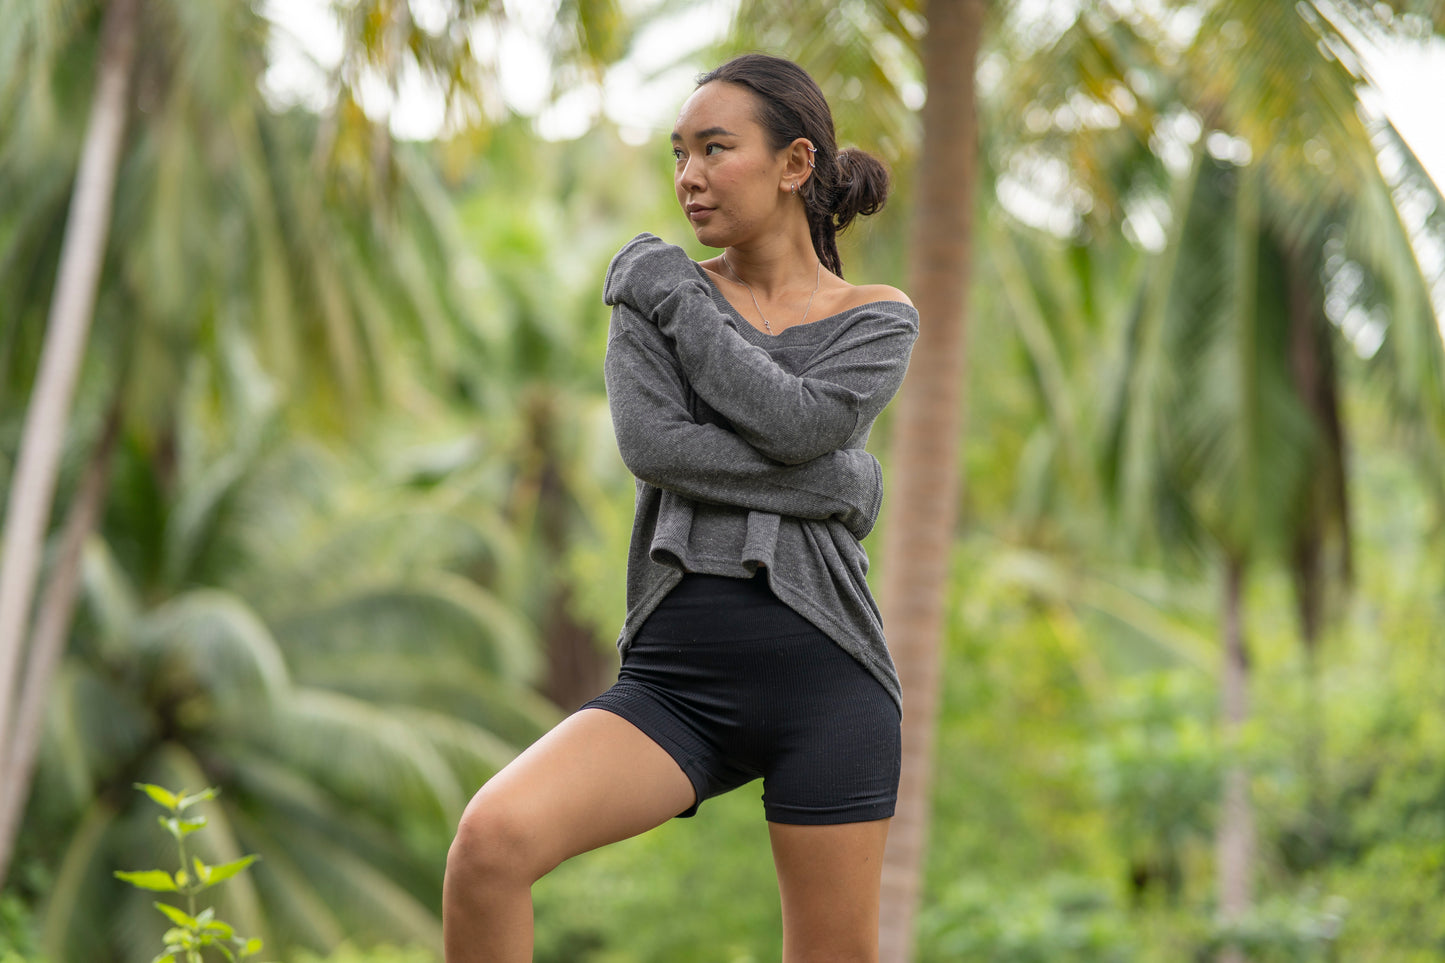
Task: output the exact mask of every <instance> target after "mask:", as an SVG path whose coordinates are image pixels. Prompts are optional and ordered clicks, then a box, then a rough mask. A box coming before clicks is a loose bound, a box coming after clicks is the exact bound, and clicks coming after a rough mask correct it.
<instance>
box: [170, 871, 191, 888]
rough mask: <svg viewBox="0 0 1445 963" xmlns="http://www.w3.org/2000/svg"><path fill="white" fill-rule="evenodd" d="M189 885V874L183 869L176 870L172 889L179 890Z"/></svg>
mask: <svg viewBox="0 0 1445 963" xmlns="http://www.w3.org/2000/svg"><path fill="white" fill-rule="evenodd" d="M190 884H191V874H190V873H188V872H186V871H185V870H183V869H178V870H176V885H175V886H174V887H172V888H173V889H181V888H182V887H185V886H189V885H190Z"/></svg>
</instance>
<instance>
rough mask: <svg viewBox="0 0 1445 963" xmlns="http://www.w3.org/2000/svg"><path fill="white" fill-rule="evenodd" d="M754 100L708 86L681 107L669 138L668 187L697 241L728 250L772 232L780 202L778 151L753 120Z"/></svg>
mask: <svg viewBox="0 0 1445 963" xmlns="http://www.w3.org/2000/svg"><path fill="white" fill-rule="evenodd" d="M754 96H755V95H754V94H753V93H752V92H751V91H749V90H748V89H747V88H745V87H740V86H738V85H736V84H730V83H725V82H721V81H714V82H713V83H710V84H704V85H703V86H702V87H699V88H698V89H697V90H696V91H694V92H693V95H692V96H691V97H689V98H688V99H687V102H686V103H684V104H683V105H682V111H681V112H680V113H679V114H678V115H677V127H676V128H675V129H674V131H673V134H672V153H673V156H674V157H676V158H677V166H676V169H675V170H674V172H673V186H674V187H675V188H676V190H677V201H678V203H679V204H681V205H682V209H683V213H684V214H686V215H687V219H688V221H689V223H691V224H692V229H693V233H695V234H696V235H697V239H698V240H699V241H701V242H702V243H704V244H706V245H707V246H709V247H728V246H730V245H733V244H736V243H738V242H740V241H745V240H747V239H748V238H749V237H751V236H754V235H756V234H757V233H758V232H760V231H766V230H771V229H775V225H776V219H777V218H779V217H781V216H782V212H783V211H784V202H785V200H786V198H787V186H786V185H785V184H784V183H783V169H784V164H785V154H784V152H781V151H774V150H773V149H772V147H771V146H769V144H768V137H767V132H766V131H764V130H763V128H762V126H761V125H759V124H758V122H757V121H756V120H755V119H754V101H753V97H754Z"/></svg>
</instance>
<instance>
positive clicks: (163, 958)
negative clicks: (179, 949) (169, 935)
mask: <svg viewBox="0 0 1445 963" xmlns="http://www.w3.org/2000/svg"><path fill="white" fill-rule="evenodd" d="M151 963H176V954H174V953H172V952H170V951H167V952H165V953H162V954H161V955H160V956H157V957H155V958H154V959H153V960H151Z"/></svg>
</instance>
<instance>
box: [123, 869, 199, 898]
mask: <svg viewBox="0 0 1445 963" xmlns="http://www.w3.org/2000/svg"><path fill="white" fill-rule="evenodd" d="M183 875H185V874H184V871H182V872H180V873H177V874H176V876H177V879H172V878H171V874H170V873H167V872H166V871H165V870H163V869H143V870H139V871H137V872H133V873H128V872H121V871H119V870H117V871H116V874H115V878H116V879H119V880H122V881H124V882H127V883H129V884H131V885H132V886H134V887H136V888H137V889H148V890H152V891H154V892H157V893H174V892H176V890H177V889H179V888H180V887H181V886H184V885H185V881H184V880H181V879H179V877H181V876H183Z"/></svg>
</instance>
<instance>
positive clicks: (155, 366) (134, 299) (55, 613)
mask: <svg viewBox="0 0 1445 963" xmlns="http://www.w3.org/2000/svg"><path fill="white" fill-rule="evenodd" d="M349 9H350V10H351V11H352V19H351V20H349V21H348V24H350V26H351V27H352V28H353V29H352V30H350V31H349V32H348V33H347V36H348V38H350V39H349V42H348V45H347V48H346V49H347V55H346V57H344V58H343V61H342V66H341V68H339V72H340V79H339V80H338V83H337V86H336V103H337V105H338V106H337V107H336V109H334V110H333V111H331V112H330V116H331V117H332V118H337V117H340V118H341V122H334V123H330V124H322V125H319V126H320V129H319V130H318V124H317V123H316V122H315V120H314V119H313V118H311V117H309V116H307V115H305V114H304V112H301V111H292V112H290V114H288V115H285V116H278V115H276V114H275V113H274V112H272V111H271V110H270V109H269V108H268V107H267V105H266V104H265V102H264V100H263V99H262V97H261V93H260V88H259V81H260V77H261V73H262V71H263V69H264V67H265V52H266V37H267V30H268V28H267V24H266V22H265V20H264V19H263V18H262V17H261V15H260V14H259V13H257V12H256V10H255V7H254V5H253V4H249V3H241V2H232V3H224V4H210V5H205V6H203V7H197V6H196V5H194V4H188V3H180V4H175V3H171V2H169V0H147V2H141V0H113V2H111V3H109V4H99V3H94V2H91V3H81V4H71V3H65V4H60V3H55V2H46V0H26V2H16V3H12V4H10V5H8V6H7V7H6V11H7V22H8V23H10V25H11V26H10V28H7V31H6V37H5V38H4V40H3V41H0V44H3V50H4V52H5V54H6V56H5V57H4V59H3V64H4V73H3V75H0V116H3V117H5V118H6V119H7V122H6V123H5V124H4V125H3V132H0V197H4V198H5V199H6V203H5V204H4V205H3V206H4V211H3V213H0V218H3V219H4V223H5V226H6V232H5V238H6V240H5V248H4V249H3V250H0V291H3V292H4V295H5V300H6V302H7V304H8V305H10V306H11V307H10V308H9V311H10V312H11V314H10V320H7V324H6V325H5V329H4V332H3V335H0V371H3V376H0V378H3V380H0V394H3V395H4V396H5V397H6V398H7V400H10V399H13V400H14V402H15V404H14V405H7V410H12V411H13V410H18V409H19V408H20V407H22V406H23V405H24V401H23V397H24V395H25V393H26V389H27V387H28V386H29V385H30V384H31V382H32V379H33V380H34V390H33V391H32V392H30V393H29V394H30V401H29V404H28V407H26V408H25V410H26V411H27V427H26V429H25V434H24V440H23V441H22V444H21V449H20V452H19V454H18V456H17V458H16V461H15V469H14V477H13V479H12V480H11V484H10V486H9V496H10V503H9V509H8V515H7V520H6V523H5V539H6V544H5V550H4V553H3V558H4V562H3V565H0V777H3V778H0V782H3V783H4V784H5V785H7V786H15V785H21V786H23V785H24V784H25V783H26V782H27V777H26V776H25V775H24V772H23V769H24V766H23V765H19V764H18V762H17V761H19V760H25V759H29V758H33V755H34V746H33V743H32V742H30V741H29V740H31V735H30V734H33V733H36V732H38V731H39V727H38V725H37V724H36V722H35V717H34V709H35V707H36V706H37V705H38V704H39V703H38V702H37V701H36V700H31V702H30V703H29V704H28V708H27V709H26V712H27V713H28V715H27V718H26V719H17V718H16V710H15V702H16V692H15V688H16V687H15V681H16V678H17V676H18V674H19V672H20V671H21V668H22V664H23V665H24V666H25V672H26V676H27V682H26V688H27V689H28V690H35V689H36V688H37V687H38V689H39V691H44V690H45V688H46V682H45V669H46V667H47V666H50V665H54V664H56V658H55V653H54V652H53V651H49V650H47V651H44V652H40V651H36V650H35V649H34V647H33V644H32V643H31V642H30V641H29V640H30V638H31V632H30V608H31V599H32V596H33V594H34V590H35V585H36V584H37V581H38V578H39V573H40V547H41V545H42V541H43V538H44V535H45V531H46V528H47V524H48V521H49V516H50V509H51V505H52V502H53V500H54V493H55V489H56V484H57V477H58V476H59V475H60V473H59V470H58V466H59V465H60V461H61V451H62V449H63V447H64V443H65V442H66V441H67V440H69V443H70V444H71V446H72V447H76V448H78V447H79V446H81V445H83V444H84V442H82V441H81V440H79V439H77V438H76V437H75V429H76V427H77V424H75V423H72V422H75V421H76V420H77V419H74V418H72V416H71V414H70V412H71V408H72V399H73V397H74V394H75V391H76V384H77V379H78V372H80V370H81V368H82V366H83V365H86V364H88V365H90V366H91V368H92V369H94V370H93V372H92V373H91V375H90V376H88V377H86V378H85V379H82V380H81V385H82V389H81V390H82V396H81V397H80V400H79V406H80V411H81V412H82V413H83V415H84V414H87V413H89V412H90V411H92V410H93V409H96V408H101V407H104V406H105V405H106V403H107V402H106V400H105V399H108V398H110V397H112V396H114V397H117V398H119V401H118V402H117V404H118V406H119V410H120V412H121V414H120V415H119V417H120V419H121V423H122V429H121V431H122V433H123V434H125V435H127V436H128V437H131V438H138V439H143V442H142V443H143V444H144V445H145V446H146V447H147V448H148V449H149V450H150V452H151V454H152V456H153V457H154V458H155V460H156V461H157V464H158V465H159V466H161V467H163V468H164V467H165V466H166V465H167V464H169V463H170V462H171V460H172V458H173V452H174V450H175V447H176V439H175V434H176V425H175V419H174V413H173V411H172V410H171V400H172V399H173V397H174V396H175V395H176V394H177V393H178V391H179V385H180V383H181V382H182V381H183V379H184V378H185V377H187V376H188V370H189V368H190V366H191V364H192V363H193V361H194V355H195V354H197V353H198V352H199V353H201V354H204V353H206V352H215V351H217V350H219V349H218V348H217V347H216V345H217V343H218V342H219V340H220V339H221V337H222V333H223V332H227V331H234V330H235V329H237V328H240V329H243V330H248V331H250V332H251V340H252V342H253V343H254V345H255V348H256V351H257V354H258V356H259V360H260V362H261V364H262V365H263V366H264V367H265V368H266V369H267V370H269V371H272V372H274V373H276V374H277V375H279V376H280V377H281V381H282V384H283V386H284V389H283V390H284V391H285V392H286V393H287V395H288V396H289V399H290V400H291V401H292V402H294V408H293V410H294V411H296V412H297V413H298V414H300V415H301V416H302V417H304V418H306V419H308V420H310V421H311V422H312V423H313V424H315V423H321V424H327V425H330V426H339V425H345V424H347V423H348V420H349V419H350V418H351V417H352V415H353V414H354V413H355V410H356V409H357V408H358V407H361V408H362V409H363V410H364V409H365V408H366V407H367V405H368V403H369V402H372V401H375V400H376V399H378V398H385V399H387V400H388V401H393V402H395V401H400V402H401V403H403V404H411V403H412V402H411V401H410V400H409V398H408V396H409V395H415V394H417V393H419V392H422V388H421V386H420V378H419V374H420V372H423V371H424V372H425V373H426V374H427V375H428V376H429V377H428V378H427V382H428V384H431V385H441V386H442V393H443V394H445V393H446V392H447V391H450V390H455V389H456V388H457V387H458V386H459V384H460V381H461V379H460V378H459V375H458V371H459V369H460V367H461V366H462V365H463V364H464V363H465V359H466V358H467V357H474V356H475V355H476V353H477V352H481V351H484V350H485V345H484V340H485V339H484V338H483V337H482V334H481V333H482V330H483V326H482V325H480V324H479V323H477V320H476V318H475V317H474V316H473V314H472V310H473V303H472V301H471V293H470V292H467V291H465V290H463V289H461V288H460V286H459V282H458V278H457V277H456V276H455V275H453V274H452V273H451V272H450V271H449V265H450V263H452V261H453V260H454V258H453V257H452V256H451V254H449V253H446V252H449V251H451V250H454V249H453V248H451V247H450V246H449V245H452V244H454V243H455V237H454V235H453V234H449V233H448V231H449V227H448V225H446V224H445V215H446V205H445V202H444V200H443V198H442V192H441V190H440V188H439V186H438V185H437V184H436V183H435V178H434V176H433V175H432V173H431V170H430V167H429V165H428V164H427V163H426V162H424V161H422V160H421V159H420V158H419V157H418V155H417V152H415V151H411V150H395V149H393V147H392V145H391V142H390V137H389V134H388V132H387V129H386V124H385V123H384V122H382V123H378V122H375V121H373V120H371V119H370V118H368V117H366V116H365V115H364V114H363V113H362V112H361V111H360V110H359V109H357V108H356V100H357V98H356V96H355V94H354V88H355V86H356V85H357V84H359V83H361V82H362V80H363V79H364V78H375V77H380V78H381V79H382V80H383V81H384V82H390V83H393V84H394V83H395V77H396V74H397V72H399V71H402V70H404V69H406V68H407V66H408V65H409V64H412V63H415V64H416V65H417V66H418V67H419V69H420V70H421V71H422V72H423V73H424V74H425V75H427V76H430V77H432V78H433V79H435V80H438V82H442V86H443V88H444V89H446V90H447V91H449V92H451V93H452V94H454V95H456V96H455V100H454V106H455V108H456V109H457V110H458V111H459V112H460V113H462V114H468V113H470V114H472V115H475V116H479V117H480V116H482V114H481V113H480V111H479V109H472V110H469V109H468V108H467V106H466V104H467V103H469V102H471V100H474V99H475V98H479V97H481V96H482V95H483V93H484V91H482V90H480V87H481V79H484V74H485V70H484V67H485V65H481V66H479V65H478V63H477V62H476V60H475V58H474V57H473V56H472V51H471V48H470V46H469V45H468V43H467V42H466V39H465V38H466V37H467V36H468V29H469V28H470V26H471V25H472V24H473V23H474V22H475V21H477V20H479V19H485V18H492V19H497V18H499V17H500V16H501V12H500V5H498V4H495V3H490V2H481V3H472V2H467V3H459V4H457V5H456V6H455V8H454V9H450V10H449V11H448V13H449V17H448V19H447V20H446V22H445V24H444V25H443V26H442V27H440V28H437V27H436V26H435V25H433V26H432V27H430V28H429V29H424V28H423V27H421V26H419V25H418V23H417V21H416V19H415V18H413V17H412V16H411V14H410V7H409V5H408V4H405V3H401V4H396V3H386V4H375V3H370V4H355V5H351V6H350V7H349ZM569 10H571V12H572V13H573V14H575V16H576V19H574V20H572V21H569V23H570V24H571V25H572V26H573V27H575V28H576V29H575V30H573V31H572V32H571V33H566V32H565V31H564V32H563V33H562V34H559V38H558V44H559V46H560V47H561V48H562V49H564V50H576V51H578V56H584V55H590V54H591V53H593V52H595V51H597V50H602V49H611V47H609V46H608V45H607V43H612V42H613V41H608V42H607V43H604V40H605V38H610V37H613V36H614V35H615V34H617V32H618V31H619V30H620V29H621V21H620V20H618V19H617V18H616V16H615V15H614V14H615V10H614V9H613V6H612V4H611V3H610V2H608V0H595V2H592V3H584V4H578V5H571V6H570V7H569ZM102 11H104V14H105V16H104V20H103V22H102V23H99V24H97V21H98V20H100V15H101V13H102ZM383 15H384V16H383ZM377 17H382V19H381V20H380V21H378V20H377ZM358 18H359V19H358ZM378 22H382V23H387V24H390V26H389V27H388V28H387V29H384V30H380V31H379V32H378V31H377V30H376V29H374V28H375V27H376V24H377V23H378ZM142 27H143V28H144V29H145V31H146V33H147V36H148V37H150V38H151V39H152V40H153V41H155V42H152V43H148V44H147V45H145V46H144V48H143V49H141V50H140V51H139V53H137V52H136V50H135V45H134V42H133V37H134V34H135V31H136V30H138V29H141V28H142ZM97 30H99V31H100V32H101V36H102V39H103V42H102V43H101V44H100V45H99V46H100V50H101V60H100V61H93V60H92V58H93V57H94V54H93V50H94V49H95V38H96V33H97ZM594 34H595V36H594ZM92 62H96V63H99V64H102V65H103V69H99V70H97V80H96V84H97V86H96V93H95V94H94V95H92V96H90V97H87V96H86V93H85V90H84V86H83V83H82V81H83V78H81V77H78V76H77V73H76V67H77V65H88V64H90V63H92ZM132 78H134V84H133V85H131V86H127V85H128V83H129V82H130V80H131V79H132ZM469 98H470V99H471V100H469ZM87 101H91V102H93V104H94V108H93V110H92V121H91V123H90V125H89V126H88V127H87V128H83V129H82V128H79V127H77V126H75V125H74V123H73V122H71V121H70V118H71V117H75V116H81V115H83V108H85V107H86V106H87ZM76 105H79V106H80V107H81V108H82V111H76V110H75V109H73V108H74V107H75V106H76ZM127 130H129V132H130V134H129V136H125V132H126V131H127ZM87 131H88V132H89V133H87ZM85 138H89V139H90V141H91V142H93V143H94V144H95V145H97V146H96V147H94V148H93V149H87V153H86V154H85V158H86V159H85V160H84V163H83V165H82V168H81V171H80V174H79V175H78V176H74V177H73V176H72V174H71V171H72V170H73V169H74V164H75V161H74V158H73V156H72V155H73V153H74V145H75V144H77V143H79V142H80V141H81V140H82V139H85ZM358 143H365V144H367V145H370V148H372V149H371V150H370V151H369V152H368V151H363V152H362V158H361V161H360V163H357V162H356V155H355V153H354V148H355V147H356V145H357V144H358ZM308 158H317V159H319V160H321V161H322V163H319V164H317V163H313V162H311V161H308ZM117 179H118V181H119V189H118V191H117V196H118V197H119V198H120V204H119V206H118V208H117V210H116V223H115V225H114V229H112V227H111V224H110V219H109V201H110V197H111V187H110V185H111V184H112V183H114V182H116V181H117ZM72 180H73V181H74V184H75V191H76V193H75V199H74V201H73V202H72V203H70V209H71V216H72V222H71V223H72V224H73V225H74V227H73V229H71V230H67V232H66V233H65V235H64V238H63V240H62V239H61V237H60V236H58V235H57V233H56V232H55V230H54V229H53V225H54V224H56V223H58V222H59V221H60V220H62V219H63V213H62V212H63V211H64V210H65V208H66V204H67V200H66V197H67V194H68V193H69V192H70V190H71V184H72ZM58 247H59V248H63V252H62V251H57V248H58ZM438 252H443V253H441V254H440V256H439V254H438ZM57 260H59V261H60V263H61V265H62V267H61V271H60V273H59V275H58V276H57V275H55V269H54V267H53V265H54V264H55V263H56V261H57ZM103 261H104V262H105V263H107V264H109V265H114V268H113V269H111V270H107V271H106V272H104V273H102V272H101V270H100V267H101V264H102V262H103ZM52 276H54V277H55V291H56V295H55V297H54V300H53V306H52V308H51V312H50V318H49V320H47V319H46V317H45V312H44V310H43V309H40V308H39V307H38V306H39V305H42V304H44V303H45V299H46V298H47V292H44V291H42V290H39V286H38V284H37V279H47V278H50V277H52ZM97 286H99V288H98V289H99V311H100V313H101V316H102V318H104V319H105V323H103V324H102V325H100V328H99V330H100V333H101V334H100V337H101V340H100V342H99V343H97V344H94V345H92V346H91V349H90V350H89V351H88V350H87V336H86V334H87V329H88V327H89V323H90V318H91V315H92V313H93V312H92V308H91V305H92V304H93V303H95V301H96V291H97ZM42 341H44V342H45V344H46V345H47V347H46V348H45V351H44V358H45V360H44V361H43V363H42V364H41V365H40V367H39V369H38V371H36V370H34V369H35V361H34V358H35V354H36V353H37V352H38V351H39V348H40V344H41V342H42ZM412 358H415V359H417V360H418V361H420V362H421V364H420V367H418V366H417V365H413V364H408V363H399V362H402V361H404V360H406V359H412ZM116 361H118V363H114V362H116ZM108 362H111V363H108ZM317 371H321V372H325V373H326V375H327V376H326V377H315V376H314V375H315V373H316V372H317ZM116 382H118V385H116V386H115V387H114V388H112V384H113V383H116ZM92 395H94V398H98V399H100V400H94V399H93V398H92V397H91V396H92ZM91 420H95V419H93V416H92V417H89V418H87V417H82V418H81V419H79V421H80V422H81V423H84V422H86V421H91ZM106 450H107V449H106V446H105V445H94V446H92V447H91V452H92V454H91V458H92V460H93V461H94V463H95V464H96V465H106V464H108V463H109V462H108V460H107V458H106V457H105V452H106ZM172 474H173V472H172V471H170V470H166V471H162V472H161V477H163V478H165V477H170V476H171V475H172ZM60 477H63V476H60ZM87 490H88V491H91V490H93V491H98V492H100V493H102V494H99V495H96V496H95V497H97V498H100V499H101V501H102V503H103V501H104V494H103V493H105V492H106V490H107V486H106V485H105V484H103V483H100V484H98V485H97V486H94V487H93V488H92V489H87ZM95 515H96V512H95V511H91V510H85V511H81V510H79V508H78V507H77V510H76V511H74V512H72V516H73V517H74V518H76V519H79V520H82V521H84V520H85V519H87V518H93V517H95ZM84 540H85V539H84V534H83V533H81V534H78V535H77V536H76V537H75V538H73V539H70V542H71V544H80V543H83V542H84ZM76 557H78V556H77V554H76V553H75V552H69V553H67V554H66V555H65V556H64V559H66V560H67V561H64V562H63V564H61V565H60V566H58V567H52V570H51V571H52V577H53V579H55V580H57V581H56V584H57V585H58V586H63V583H64V582H65V581H66V580H72V581H73V579H74V575H75V571H76V569H75V564H76V563H74V562H72V561H69V560H70V559H73V558H76ZM46 596H47V598H48V599H50V600H51V605H50V608H49V610H48V611H47V612H46V613H43V614H42V616H41V619H40V621H41V622H42V623H44V625H45V626H59V628H58V629H55V630H52V629H50V628H47V630H46V632H45V633H44V636H45V638H47V639H50V640H52V641H51V642H50V643H49V644H50V645H51V646H52V648H53V647H56V646H59V645H60V642H59V641H57V640H59V639H63V637H64V635H65V631H64V626H65V625H66V624H68V622H69V619H70V616H69V612H70V609H71V607H72V604H73V602H72V601H70V600H72V599H73V593H72V592H67V591H64V590H47V593H46ZM27 652H30V653H31V654H30V658H29V660H28V662H27V660H26V653H27ZM15 733H25V734H26V735H25V737H24V740H25V744H24V745H18V744H16V740H15V739H14V738H13V735H14V734H15ZM17 797H18V798H21V799H23V792H19V791H16V790H11V791H9V792H7V793H6V794H5V796H4V797H0V806H6V807H8V808H3V809H0V879H3V878H4V876H5V871H6V866H7V864H8V852H9V849H10V844H11V841H12V839H13V827H14V826H16V825H18V821H19V813H18V811H16V809H15V805H18V804H15V805H12V804H10V803H6V802H5V801H4V800H6V799H14V798H17ZM6 827H9V829H8V831H7V829H6Z"/></svg>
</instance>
